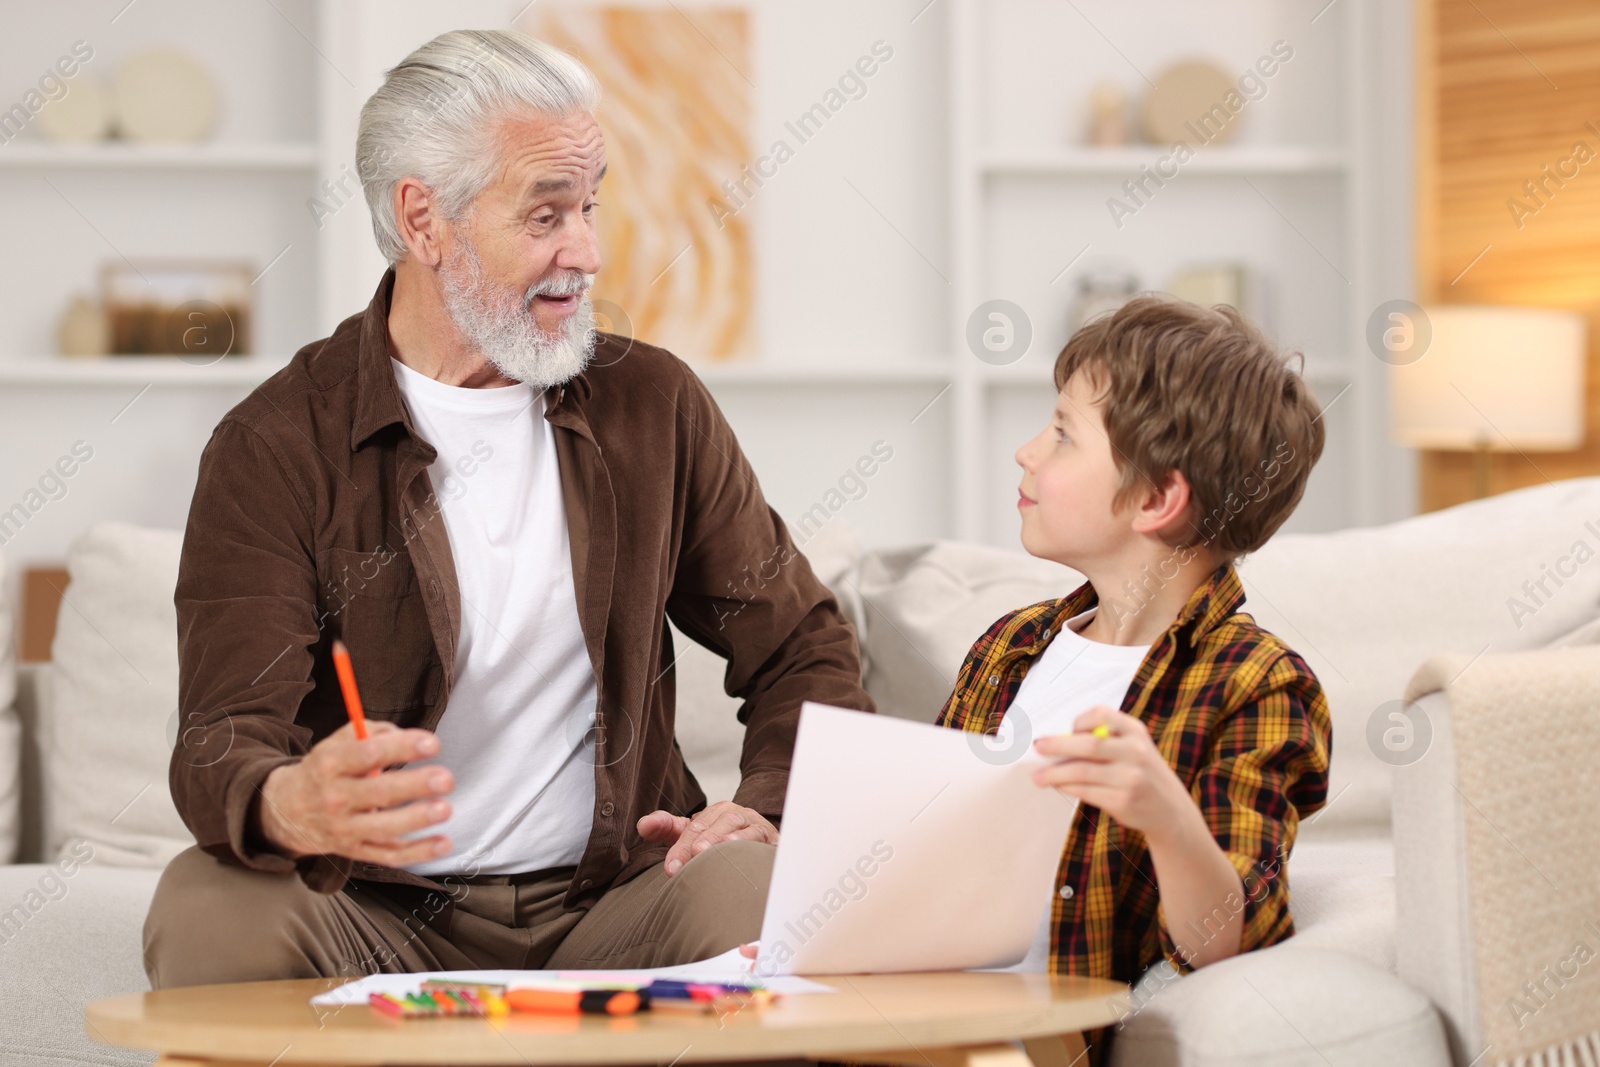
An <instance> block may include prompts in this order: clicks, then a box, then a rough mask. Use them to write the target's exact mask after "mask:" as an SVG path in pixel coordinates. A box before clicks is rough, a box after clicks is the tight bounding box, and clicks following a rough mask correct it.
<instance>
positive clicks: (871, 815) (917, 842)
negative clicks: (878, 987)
mask: <svg viewBox="0 0 1600 1067" xmlns="http://www.w3.org/2000/svg"><path fill="white" fill-rule="evenodd" d="M1018 724H1020V725H1018ZM1018 724H1013V726H1012V727H1011V729H1009V730H1008V729H1005V728H1004V724H1002V731H1001V735H1000V736H998V737H995V736H990V735H985V734H978V733H968V732H966V731H964V730H950V729H947V728H945V727H942V726H933V725H930V724H927V723H919V722H909V721H907V720H904V719H894V718H890V717H889V716H887V715H866V714H863V713H861V712H859V711H851V710H848V709H845V708H834V707H829V706H827V705H825V704H815V703H812V702H811V701H806V702H805V703H803V704H802V705H801V710H800V728H799V731H798V734H797V735H796V738H795V749H794V760H793V762H792V764H791V766H790V770H789V787H788V792H787V794H786V796H785V799H784V802H783V828H782V832H781V833H780V835H779V838H778V853H777V856H776V858H775V860H774V862H773V868H772V883H771V888H770V889H769V891H768V894H767V908H766V913H765V915H764V917H763V920H762V926H761V950H760V956H759V958H758V959H757V961H756V966H755V973H756V974H757V975H759V976H762V977H763V978H766V979H767V980H769V981H770V980H773V979H771V978H770V977H768V976H772V975H785V974H790V975H792V974H858V973H868V974H877V973H888V972H895V971H943V970H971V969H978V968H993V967H1007V966H1010V965H1012V964H1015V963H1018V962H1020V961H1021V960H1022V959H1023V957H1024V956H1025V955H1026V954H1027V951H1028V946H1029V945H1030V944H1031V943H1032V941H1033V935H1034V932H1035V931H1036V930H1037V929H1038V927H1039V916H1040V911H1041V909H1042V908H1043V907H1044V906H1045V904H1046V902H1047V901H1048V900H1049V899H1050V894H1051V892H1052V891H1053V890H1054V889H1055V877H1056V869H1057V866H1058V865H1059V863H1060V860H1061V851H1062V848H1063V846H1064V845H1065V844H1066V840H1067V831H1068V829H1069V827H1070V825H1071V822H1072V816H1073V813H1074V811H1076V810H1077V806H1078V802H1077V801H1076V800H1073V799H1071V798H1070V797H1067V796H1065V795H1064V794H1062V793H1060V792H1059V791H1057V790H1055V789H1046V788H1043V787H1041V786H1039V785H1036V784H1035V783H1034V781H1033V772H1034V771H1036V770H1038V769H1039V768H1040V767H1043V766H1046V765H1048V764H1052V763H1054V762H1056V760H1055V759H1054V758H1053V757H1048V756H1044V755H1042V754H1040V753H1039V752H1038V751H1037V750H1035V749H1034V747H1033V745H1032V744H1031V743H1030V742H1031V741H1032V736H1031V734H1030V733H1029V732H1028V730H1027V728H1026V719H1019V720H1018Z"/></svg>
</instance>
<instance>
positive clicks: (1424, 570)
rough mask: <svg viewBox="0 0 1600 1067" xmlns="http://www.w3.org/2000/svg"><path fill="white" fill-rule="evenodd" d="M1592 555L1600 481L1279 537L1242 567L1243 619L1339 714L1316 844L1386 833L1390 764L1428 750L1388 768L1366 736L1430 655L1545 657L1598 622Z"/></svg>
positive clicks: (1596, 567)
mask: <svg viewBox="0 0 1600 1067" xmlns="http://www.w3.org/2000/svg"><path fill="white" fill-rule="evenodd" d="M1579 545H1583V546H1585V547H1584V549H1583V550H1581V551H1578V552H1576V553H1575V551H1574V550H1575V548H1576V547H1577V546H1579ZM1597 554H1600V478H1579V479H1573V480H1570V481H1563V482H1555V483H1552V484H1549V485H1542V486H1537V487H1535V488H1531V489H1521V490H1517V491H1516V492H1511V493H1503V494H1501V495H1499V496H1494V497H1489V498H1488V499H1485V500H1479V501H1474V502H1472V503H1470V504H1462V505H1459V506H1457V507H1453V508H1448V509H1446V510H1444V511H1436V512H1433V513H1431V514H1427V515H1420V516H1417V517H1416V518H1412V519H1407V520H1405V521H1403V522H1397V523H1394V524H1392V525H1389V526H1379V527H1373V528H1370V529H1353V530H1342V531H1339V532H1337V533H1327V534H1280V535H1279V536H1277V537H1274V538H1273V539H1272V541H1271V542H1269V543H1268V544H1267V545H1266V546H1265V547H1263V548H1262V549H1261V550H1260V551H1259V552H1257V553H1256V554H1255V555H1253V556H1251V557H1249V558H1247V559H1245V560H1244V561H1243V562H1242V563H1241V564H1240V566H1239V576H1240V579H1241V580H1242V582H1243V584H1244V590H1245V596H1246V598H1247V604H1246V608H1245V610H1246V611H1248V612H1250V613H1251V614H1252V615H1254V616H1255V618H1256V621H1257V622H1259V623H1260V624H1261V625H1262V626H1264V627H1266V628H1267V629H1268V630H1271V631H1272V632H1273V633H1275V634H1277V635H1278V636H1280V637H1282V638H1283V639H1284V640H1285V641H1287V642H1288V643H1289V645H1290V646H1291V647H1292V648H1294V649H1295V651H1297V652H1299V653H1300V654H1301V655H1302V656H1304V657H1305V659H1306V662H1308V663H1309V664H1310V665H1311V668H1312V670H1314V671H1315V672H1316V674H1317V677H1318V678H1319V679H1321V681H1322V685H1323V688H1324V690H1325V692H1326V693H1327V696H1328V704H1329V707H1330V709H1331V711H1332V713H1333V766H1332V774H1331V782H1330V785H1329V789H1328V800H1329V807H1328V808H1327V809H1326V811H1327V815H1326V817H1324V818H1320V819H1318V821H1317V824H1316V825H1315V826H1314V827H1312V828H1311V830H1310V831H1308V832H1310V833H1322V832H1340V831H1344V830H1348V829H1350V828H1352V827H1355V826H1360V825H1383V824H1386V823H1387V822H1388V820H1389V807H1390V792H1391V783H1392V781H1393V775H1394V770H1395V766H1396V765H1397V764H1398V763H1400V762H1402V761H1404V760H1408V759H1414V758H1420V756H1421V755H1422V751H1421V750H1420V749H1419V750H1417V751H1415V752H1387V751H1385V756H1386V757H1387V760H1388V762H1386V761H1385V759H1382V758H1380V757H1379V755H1378V754H1377V753H1378V752H1379V751H1384V750H1383V749H1382V747H1381V744H1380V745H1379V747H1377V748H1375V747H1374V744H1372V743H1369V740H1368V737H1369V733H1368V731H1369V724H1371V723H1372V722H1373V721H1374V719H1375V717H1376V719H1377V720H1378V722H1379V726H1378V730H1377V736H1378V737H1379V738H1382V737H1383V736H1384V729H1385V728H1386V727H1387V726H1388V724H1389V723H1390V721H1391V720H1390V719H1389V718H1388V715H1389V713H1390V712H1391V711H1393V710H1395V709H1397V708H1398V707H1399V705H1398V704H1395V703H1392V702H1396V701H1399V700H1400V698H1401V695H1402V693H1403V691H1404V689H1405V684H1406V681H1407V680H1408V679H1409V678H1410V677H1411V675H1412V673H1413V672H1414V671H1415V670H1416V668H1417V667H1418V666H1420V665H1421V664H1422V662H1423V660H1425V659H1427V658H1428V657H1429V656H1432V655H1434V654H1436V653H1440V652H1461V653H1465V654H1466V655H1469V656H1474V655H1478V654H1479V653H1482V652H1486V651H1487V652H1511V651H1517V650H1525V649H1532V648H1542V647H1543V646H1545V645H1548V644H1550V643H1551V642H1552V641H1555V640H1557V639H1558V638H1562V637H1563V636H1566V635H1570V634H1572V633H1573V632H1574V631H1577V630H1578V629H1579V628H1580V627H1581V626H1582V625H1583V624H1584V623H1587V622H1590V621H1592V620H1594V619H1595V617H1596V616H1597V615H1600V563H1589V564H1588V565H1587V566H1585V565H1582V563H1583V562H1584V561H1587V560H1589V559H1591V558H1592V557H1593V556H1595V555H1597ZM1563 560H1566V562H1565V563H1563V562H1562V561H1563ZM1551 568H1560V569H1561V570H1570V571H1572V572H1573V573H1572V574H1571V575H1570V576H1565V577H1558V579H1556V580H1552V579H1550V578H1549V577H1548V575H1549V573H1550V569H1551ZM1541 579H1543V580H1544V582H1545V591H1544V593H1543V594H1541V593H1540V591H1539V590H1538V589H1537V588H1536V585H1535V583H1538V582H1539V581H1540V580H1541ZM1557 580H1559V582H1560V585H1557V584H1556V581H1557ZM1530 589H1531V590H1532V595H1530ZM1394 736H1395V738H1396V740H1400V739H1402V738H1403V736H1404V735H1403V734H1396V735H1394ZM1413 736H1414V737H1420V734H1414V735H1413Z"/></svg>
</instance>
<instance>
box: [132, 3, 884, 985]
mask: <svg viewBox="0 0 1600 1067" xmlns="http://www.w3.org/2000/svg"><path fill="white" fill-rule="evenodd" d="M597 98H598V91H597V88H596V84H595V81H594V79H593V77H592V75H591V74H590V73H589V72H588V71H587V70H586V69H584V67H583V66H582V65H581V64H579V63H578V62H577V61H576V60H574V59H573V58H572V57H571V56H568V55H566V54H565V53H563V52H561V51H559V50H557V49H554V48H551V47H550V46H548V45H545V44H543V43H541V42H539V41H536V40H533V39H532V38H529V37H526V36H523V35H520V34H514V33H500V32H455V33H447V34H444V35H442V36H440V37H438V38H436V39H434V40H432V41H430V42H428V43H427V44H426V45H424V46H422V47H421V48H419V49H418V50H417V51H416V52H414V53H412V54H411V55H410V56H408V57H407V58H406V60H405V61H404V62H403V63H401V64H400V65H399V66H397V67H395V68H394V69H393V70H391V71H389V72H388V75H387V77H386V79H385V81H384V84H383V86H382V87H381V88H380V89H378V91H377V92H376V93H374V94H373V96H372V98H371V99H370V100H368V101H367V103H366V106H365V107H364V108H363V109H362V113H361V126H360V133H359V137H358V140H357V154H358V158H359V160H360V164H361V166H360V171H361V177H362V180H363V183H364V186H365V192H366V197H367V202H368V204H369V206H370V207H371V210H372V219H373V228H374V230H375V232H376V235H377V239H378V243H379V245H380V247H381V248H382V250H383V252H384V254H385V255H386V256H387V257H388V259H389V261H390V263H391V264H392V266H391V267H390V269H389V270H388V271H387V272H386V273H385V274H384V276H383V280H382V281H381V282H380V283H379V285H378V289H377V292H376V294H375V295H374V296H373V298H372V302H371V304H369V305H368V307H367V309H366V311H365V312H363V313H361V314H358V315H353V316H351V317H350V318H348V319H346V320H345V321H344V322H342V323H340V324H339V326H338V328H337V329H336V330H335V331H334V332H333V334H332V336H330V337H328V338H326V339H324V340H321V341H317V342H315V343H314V344H310V345H307V346H306V347H305V348H303V349H301V350H300V351H299V352H298V353H297V354H296V355H295V357H294V359H293V360H292V361H291V363H290V364H289V366H288V367H286V368H285V369H284V370H282V371H280V372H279V373H277V374H275V375H273V377H272V378H271V379H269V380H268V381H267V382H266V383H265V384H263V385H262V386H261V387H260V388H259V389H257V390H256V391H255V392H254V393H253V394H251V396H249V397H248V398H247V399H246V400H245V401H244V402H243V403H241V404H239V406H237V407H236V408H234V409H233V410H232V411H231V412H229V413H228V415H227V416H226V417H225V418H224V419H223V420H222V422H221V423H220V424H219V425H218V426H217V428H216V431H215V433H214V434H213V435H212V438H211V441H210V442H209V443H208V445H207V446H206V449H205V452H204V454H203V456H202V457H201V461H200V472H199V483H198V485H197V486H196V489H195V496H194V503H193V507H192V509H191V511H190V514H189V522H188V529H187V531H186V534H185V537H184V548H183V560H182V566H181V569H180V572H179V577H178V587H177V594H176V601H177V609H178V631H179V667H180V695H179V699H180V702H181V708H182V711H183V722H184V727H185V728H184V730H183V743H182V744H181V745H180V746H178V748H177V750H176V752H175V753H174V756H173V761H172V768H171V784H172V795H173V799H174V800H175V801H176V803H177V807H178V810H179V812H181V813H182V815H183V818H184V820H185V822H187V824H188V826H189V828H190V829H191V830H192V831H193V832H194V836H195V840H196V842H197V846H196V847H194V848H191V849H189V850H187V851H186V852H184V853H182V854H180V855H179V856H178V857H177V858H176V859H174V860H173V862H172V863H171V864H170V865H169V866H168V868H167V870H166V872H165V873H164V874H163V875H162V878H161V882H160V886H159V888H158V889H157V891H156V895H155V899H154V902H153V903H152V904H151V908H150V914H149V918H148V919H147V921H146V924H145V961H146V969H147V971H148V973H149V976H150V981H151V983H152V985H154V986H156V987H158V988H159V987H162V986H173V985H189V984H196V983H205V982H227V981H243V980H253V979H266V978H290V977H312V976H336V975H352V974H363V973H369V972H375V971H414V970H424V969H445V968H499V967H530V968H538V967H559V968H594V967H607V968H610V967H636V966H661V965H667V964H674V963H683V962H689V961H692V960H696V959H703V958H706V957H708V956H712V955H715V954H717V953H719V952H722V951H725V950H727V949H728V948H731V947H733V946H735V945H737V944H740V943H742V942H746V941H749V940H751V939H753V938H755V937H756V936H757V935H758V933H759V930H760V924H761V915H762V909H763V906H764V904H765V899H766V889H767V882H768V879H769V877H770V873H771V864H772V857H773V853H774V851H775V850H774V845H775V843H776V842H777V839H778V829H777V828H778V823H779V818H780V815H781V812H782V806H783V799H784V789H785V786H786V784H787V781H788V771H789V763H790V758H791V755H792V751H793V744H794V736H795V729H796V725H797V722H798V717H799V705H800V702H801V701H802V700H803V699H813V700H819V701H825V702H828V703H831V704H837V705H843V706H847V707H853V708H859V709H861V710H863V711H872V710H874V709H873V705H872V702H871V700H870V698H869V697H868V696H867V695H866V693H865V692H864V691H863V690H862V689H861V685H860V663H859V659H858V652H857V648H856V643H855V635H854V632H853V631H852V629H851V627H850V625H849V624H848V623H847V622H846V621H845V620H844V618H843V617H842V616H841V615H840V613H839V611H838V606H837V604H836V603H835V601H834V600H833V598H832V597H831V595H830V594H829V592H828V590H827V589H826V588H825V587H824V586H823V585H822V584H821V583H820V582H819V581H818V580H817V578H816V577H815V575H814V574H813V573H812V571H811V568H810V567H809V565H808V564H807V562H806V560H805V558H804V557H803V556H801V555H800V554H799V553H798V552H797V551H796V549H795V547H794V545H793V543H792V541H791V540H790V538H789V536H788V533H787V531H786V530H785V528H784V524H783V521H782V520H781V519H780V518H779V517H778V515H777V514H776V513H775V512H774V511H773V510H772V509H771V508H769V507H768V506H767V504H766V502H765V500H764V499H763V497H762V494H761V489H760V487H759V486H758V484H757V483H756V479H755V476H754V474H753V473H752V472H751V470H750V467H749V465H748V463H747V462H746V461H745V458H744V456H743V454H742V453H741V452H740V450H739V446H738V443H737V441H736V440H735V439H734V436H733V433H732V432H731V431H730V429H729V428H728V426H727V424H726V423H725V422H724V420H723V418H722V416H721V413H720V412H719V411H718V410H717V406H716V404H715V403H714V402H713V401H712V399H711V397H710V396H709V395H708V394H707V392H706V390H705V387H704V386H703V385H702V384H701V382H700V381H699V379H698V378H696V377H695V375H694V374H693V373H691V372H690V371H689V369H688V368H687V367H686V366H685V365H684V364H683V363H682V362H681V361H680V360H678V359H677V358H675V357H674V356H672V355H671V354H669V353H667V352H665V351H663V350H661V349H659V348H654V347H652V346H650V345H646V344H642V343H638V342H630V341H628V340H627V339H625V338H619V337H616V336H613V335H610V334H605V333H596V331H595V330H594V327H593V313H592V309H591V305H590V301H589V297H588V295H587V294H588V288H589V285H590V282H591V281H592V279H593V276H594V274H595V273H596V272H597V271H598V270H599V269H600V255H599V250H598V245H597V242H596V238H595V210H596V203H595V195H596V192H597V191H598V189H599V187H600V181H601V179H602V178H603V177H604V175H605V172H606V158H605V145H604V142H603V140H602V138H601V135H600V129H599V127H598V126H597V125H596V123H595V120H594V117H593V115H592V111H593V109H594V107H595V105H596V103H597ZM668 618H671V619H672V621H673V622H674V623H675V624H676V625H677V626H678V627H679V628H680V629H681V630H682V631H683V632H684V633H686V634H688V635H689V636H690V637H692V638H693V639H694V640H695V641H697V642H699V643H701V644H703V645H705V646H707V647H709V648H711V649H713V650H715V651H716V652H717V653H719V654H720V655H722V656H723V657H725V658H726V659H727V661H728V669H727V674H726V688H727V691H728V692H729V694H731V695H733V696H737V697H740V698H742V699H743V701H744V704H743V706H742V707H741V709H740V711H739V715H738V717H739V720H740V721H741V722H742V723H743V724H744V726H745V741H744V749H743V757H742V760H741V764H740V770H741V772H742V773H741V781H740V784H739V787H738V790H737V792H736V793H735V794H734V797H733V799H732V800H731V801H723V802H719V803H716V804H712V805H710V806H709V807H707V806H706V796H705V793H704V792H703V791H702V790H701V789H700V787H699V785H698V784H697V783H696V782H695V779H694V776H693V775H692V774H691V773H690V772H689V770H688V768H687V767H686V766H685V765H684V762H683V759H682V756H681V754H680V753H679V750H678V747H677V745H676V743H675V741H674V738H673V674H672V664H673V660H674V652H673V648H672V643H671V638H670V635H669V631H668V629H667V626H666V620H667V619H668ZM339 638H342V639H343V641H344V642H345V644H346V645H347V646H348V647H349V650H350V655H351V659H352V661H353V663H354V668H355V677H356V680H357V682H358V684H359V688H360V694H361V697H362V699H363V701H364V702H365V705H366V709H367V713H368V715H369V716H370V721H371V733H370V736H369V737H368V738H367V739H365V740H359V739H357V738H356V736H355V734H354V732H353V730H352V727H351V725H350V724H349V722H348V720H347V717H346V712H345V707H344V704H343V703H342V702H341V699H340V689H339V685H338V682H337V679H336V675H335V670H334V664H333V660H332V645H333V642H334V640H335V639H339Z"/></svg>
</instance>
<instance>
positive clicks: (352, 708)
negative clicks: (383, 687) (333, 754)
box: [333, 637, 379, 778]
mask: <svg viewBox="0 0 1600 1067" xmlns="http://www.w3.org/2000/svg"><path fill="white" fill-rule="evenodd" d="M333 671H334V673H335V674H337V675H338V676H339V692H340V693H342V694H344V710H345V714H347V715H349V716H350V726H351V727H352V728H353V729H354V730H355V734H356V740H357V741H365V740H366V739H367V715H366V712H364V711H362V710H361V692H360V690H358V689H357V688H356V671H355V668H354V667H352V666H350V650H349V649H348V648H346V647H345V644H344V642H343V641H341V640H339V639H338V638H337V637H336V638H334V639H333ZM371 774H372V777H374V778H376V777H377V776H378V774H379V768H377V767H374V768H372V772H371Z"/></svg>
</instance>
